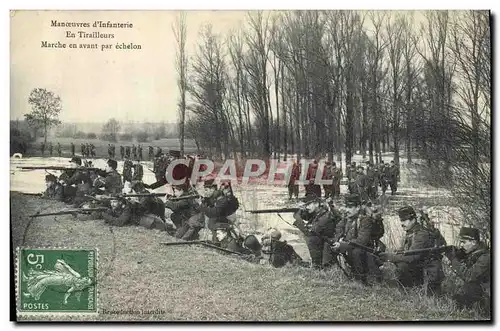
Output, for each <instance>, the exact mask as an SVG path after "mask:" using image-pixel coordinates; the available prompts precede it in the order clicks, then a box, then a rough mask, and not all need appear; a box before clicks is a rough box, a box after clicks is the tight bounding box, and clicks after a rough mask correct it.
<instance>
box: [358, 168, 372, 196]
mask: <svg viewBox="0 0 500 331" xmlns="http://www.w3.org/2000/svg"><path fill="white" fill-rule="evenodd" d="M369 184H370V183H369V178H368V176H367V175H366V173H365V169H364V168H363V167H362V166H358V173H357V176H356V182H355V185H356V192H355V193H356V194H359V196H360V198H361V201H362V202H366V201H368V200H369V199H370V197H369V196H368V191H367V188H368V186H369Z"/></svg>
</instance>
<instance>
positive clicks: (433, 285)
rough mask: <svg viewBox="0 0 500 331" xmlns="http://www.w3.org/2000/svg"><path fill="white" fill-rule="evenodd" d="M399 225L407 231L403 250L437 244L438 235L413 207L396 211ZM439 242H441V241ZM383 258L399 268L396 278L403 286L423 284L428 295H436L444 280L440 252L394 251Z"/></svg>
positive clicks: (383, 254) (385, 254)
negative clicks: (407, 254) (426, 226)
mask: <svg viewBox="0 0 500 331" xmlns="http://www.w3.org/2000/svg"><path fill="white" fill-rule="evenodd" d="M398 214H399V219H400V221H401V226H402V227H403V229H404V230H405V231H406V237H405V240H404V242H403V245H402V249H401V250H403V251H407V250H416V249H423V248H432V247H435V246H437V240H438V239H439V240H440V241H442V238H437V236H436V235H435V234H434V233H432V231H429V230H428V229H426V228H424V227H423V226H422V225H420V224H419V222H418V219H417V215H416V213H415V210H414V209H413V208H412V207H410V206H405V207H402V208H400V209H399V210H398ZM440 243H442V242H440ZM379 256H380V258H381V259H382V261H388V262H392V263H394V264H395V265H396V267H397V270H398V274H399V275H398V280H399V282H400V283H401V285H403V286H419V285H424V286H425V288H426V292H427V294H439V293H440V288H441V282H442V281H443V279H444V273H443V267H442V264H441V255H440V253H435V254H428V253H422V254H416V255H409V256H403V255H401V254H395V253H385V252H384V253H381V254H380V255H379Z"/></svg>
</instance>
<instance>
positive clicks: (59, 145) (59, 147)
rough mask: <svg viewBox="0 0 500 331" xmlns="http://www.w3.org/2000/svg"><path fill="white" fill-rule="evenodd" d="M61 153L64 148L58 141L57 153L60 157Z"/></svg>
mask: <svg viewBox="0 0 500 331" xmlns="http://www.w3.org/2000/svg"><path fill="white" fill-rule="evenodd" d="M61 153H62V150H61V144H60V143H57V155H58V156H59V157H61Z"/></svg>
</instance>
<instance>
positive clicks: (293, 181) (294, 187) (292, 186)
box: [288, 161, 300, 200]
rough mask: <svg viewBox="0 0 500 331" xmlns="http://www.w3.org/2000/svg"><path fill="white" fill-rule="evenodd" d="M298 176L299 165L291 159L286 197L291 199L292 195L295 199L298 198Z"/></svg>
mask: <svg viewBox="0 0 500 331" xmlns="http://www.w3.org/2000/svg"><path fill="white" fill-rule="evenodd" d="M299 178H300V167H299V166H298V164H297V162H295V161H293V166H292V173H291V174H290V180H289V182H288V198H289V199H290V200H292V195H294V196H295V199H298V198H299V184H297V181H298V180H299Z"/></svg>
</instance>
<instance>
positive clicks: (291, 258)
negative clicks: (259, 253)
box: [262, 229, 305, 268]
mask: <svg viewBox="0 0 500 331" xmlns="http://www.w3.org/2000/svg"><path fill="white" fill-rule="evenodd" d="M280 239H281V232H280V231H279V230H276V229H269V231H268V232H267V233H266V234H265V235H264V236H262V246H263V247H264V248H265V250H266V251H267V252H268V253H269V263H270V264H271V265H272V266H273V267H275V268H281V267H283V266H285V265H286V264H292V265H305V263H304V261H303V260H302V258H301V257H300V255H299V254H297V252H295V250H294V249H293V247H292V246H291V245H289V244H288V243H287V242H286V241H280Z"/></svg>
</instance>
